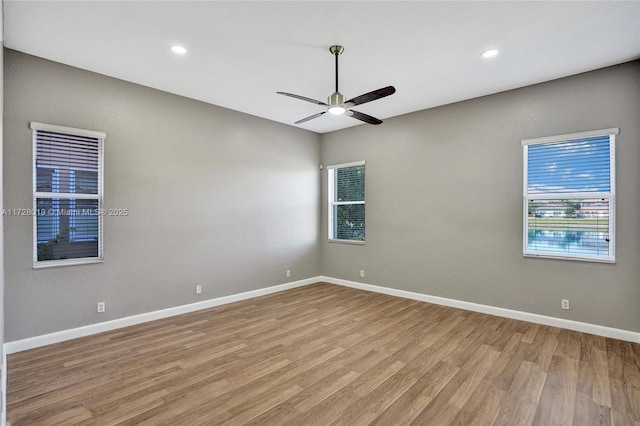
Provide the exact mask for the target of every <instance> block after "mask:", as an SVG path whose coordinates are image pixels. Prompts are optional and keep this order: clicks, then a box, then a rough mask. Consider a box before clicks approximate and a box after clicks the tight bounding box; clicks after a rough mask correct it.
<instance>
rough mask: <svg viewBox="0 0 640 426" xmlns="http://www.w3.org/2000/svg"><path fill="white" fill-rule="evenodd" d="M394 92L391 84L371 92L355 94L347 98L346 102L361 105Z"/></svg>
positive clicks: (394, 89)
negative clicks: (353, 96) (351, 97)
mask: <svg viewBox="0 0 640 426" xmlns="http://www.w3.org/2000/svg"><path fill="white" fill-rule="evenodd" d="M394 93H396V88H395V87H393V86H387V87H383V88H382V89H378V90H374V91H373V92H369V93H365V94H364V95H360V96H356V97H355V98H353V99H349V100H348V101H347V102H346V103H347V104H351V103H352V104H353V105H361V104H365V103H367V102H371V101H375V100H376V99H380V98H384V97H385V96H389V95H393V94H394Z"/></svg>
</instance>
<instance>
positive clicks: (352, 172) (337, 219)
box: [327, 161, 365, 244]
mask: <svg viewBox="0 0 640 426" xmlns="http://www.w3.org/2000/svg"><path fill="white" fill-rule="evenodd" d="M327 170H328V173H329V240H330V241H340V242H351V243H356V244H358V243H360V244H363V243H364V236H365V232H364V231H365V216H364V170H365V164H364V161H359V162H356V163H349V164H340V165H337V166H329V167H327Z"/></svg>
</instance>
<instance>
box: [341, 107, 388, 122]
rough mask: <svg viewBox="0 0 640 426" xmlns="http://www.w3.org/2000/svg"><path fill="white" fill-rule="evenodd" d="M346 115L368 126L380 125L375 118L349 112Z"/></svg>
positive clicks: (352, 111)
mask: <svg viewBox="0 0 640 426" xmlns="http://www.w3.org/2000/svg"><path fill="white" fill-rule="evenodd" d="M348 115H349V116H351V117H353V118H355V119H356V120H360V121H364V122H365V123H369V124H382V120H379V119H377V118H375V117H372V116H370V115H368V114H363V113H361V112H358V111H354V110H349V112H348Z"/></svg>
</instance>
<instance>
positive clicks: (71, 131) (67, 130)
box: [29, 121, 107, 269]
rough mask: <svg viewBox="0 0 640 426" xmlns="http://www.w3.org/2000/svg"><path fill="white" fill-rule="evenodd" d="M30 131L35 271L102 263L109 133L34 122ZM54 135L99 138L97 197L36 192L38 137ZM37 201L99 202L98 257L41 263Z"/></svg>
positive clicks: (30, 125)
mask: <svg viewBox="0 0 640 426" xmlns="http://www.w3.org/2000/svg"><path fill="white" fill-rule="evenodd" d="M29 128H30V129H31V131H32V136H31V139H32V142H31V143H32V148H31V151H32V166H31V169H32V170H31V172H32V192H33V212H34V214H33V228H32V229H33V243H32V244H33V268H34V269H41V268H52V267H59V266H72V265H86V264H92V263H103V262H104V253H103V244H104V235H103V226H104V224H103V215H102V214H100V211H102V206H103V202H104V140H105V139H106V137H107V134H106V133H104V132H99V131H95V130H87V129H78V128H74V127H66V126H58V125H55V124H45V123H39V122H35V121H32V122H30V123H29ZM38 131H43V132H55V133H62V134H68V135H75V136H85V137H90V138H95V139H98V193H97V194H65V193H54V192H38V191H37V189H38V188H37V163H36V160H37V144H38V136H37V132H38ZM38 198H61V199H74V198H75V199H91V200H98V208H99V210H100V211H99V212H98V256H96V257H82V258H73V259H58V260H38V222H37V220H38V217H37V215H36V214H35V212H36V211H37V208H38V206H37V200H38Z"/></svg>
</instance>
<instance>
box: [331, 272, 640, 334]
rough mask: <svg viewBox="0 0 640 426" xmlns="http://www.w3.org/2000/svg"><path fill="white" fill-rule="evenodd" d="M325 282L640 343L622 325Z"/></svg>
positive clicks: (337, 279) (336, 279)
mask: <svg viewBox="0 0 640 426" xmlns="http://www.w3.org/2000/svg"><path fill="white" fill-rule="evenodd" d="M319 278H320V279H321V280H322V281H324V282H327V283H330V284H337V285H341V286H345V287H352V288H357V289H360V290H366V291H372V292H375V293H382V294H388V295H390V296H397V297H403V298H405V299H413V300H419V301H421V302H428V303H434V304H436V305H444V306H451V307H453V308H458V309H465V310H467V311H474V312H481V313H484V314H490V315H496V316H499V317H505V318H512V319H517V320H520V321H526V322H533V323H536V324H542V325H549V326H552V327H559V328H566V329H569V330H574V331H581V332H583V333H589V334H595V335H597V336H603V337H610V338H612V339H618V340H625V341H627V342H633V343H640V333H638V332H635V331H629V330H621V329H619V328H612V327H605V326H602V325H596V324H589V323H586V322H580V321H572V320H568V319H563V318H556V317H549V316H546V315H539V314H532V313H529V312H522V311H514V310H512V309H506V308H498V307H496V306H489V305H481V304H479V303H472V302H465V301H462V300H456V299H447V298H446V297H438V296H429V295H427V294H422V293H415V292H412V291H406V290H398V289H395V288H389V287H381V286H377V285H371V284H364V283H359V282H356V281H348V280H343V279H339V278H331V277H324V276H322V277H319Z"/></svg>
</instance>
